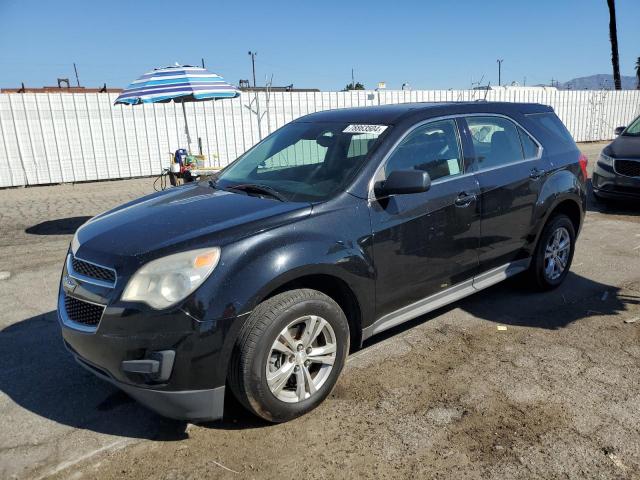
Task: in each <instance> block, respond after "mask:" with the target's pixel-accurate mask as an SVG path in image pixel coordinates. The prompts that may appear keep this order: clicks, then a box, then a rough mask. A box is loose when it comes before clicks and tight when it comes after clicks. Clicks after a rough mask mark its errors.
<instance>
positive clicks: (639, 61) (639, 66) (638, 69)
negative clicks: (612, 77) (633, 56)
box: [636, 57, 640, 90]
mask: <svg viewBox="0 0 640 480" xmlns="http://www.w3.org/2000/svg"><path fill="white" fill-rule="evenodd" d="M636 78H637V80H638V81H637V83H636V90H640V57H638V59H637V60H636Z"/></svg>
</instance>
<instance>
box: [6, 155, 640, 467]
mask: <svg viewBox="0 0 640 480" xmlns="http://www.w3.org/2000/svg"><path fill="white" fill-rule="evenodd" d="M603 145H604V144H585V145H582V148H583V150H584V151H585V152H586V153H587V155H588V156H589V158H590V159H591V163H593V162H594V161H595V159H596V157H597V154H598V152H599V150H600V149H601V148H602V147H603ZM151 190H152V180H150V179H137V180H126V181H117V182H102V183H91V184H80V185H58V186H51V187H36V188H27V189H12V190H3V191H0V203H1V204H2V205H3V207H4V208H3V209H2V213H0V225H1V226H2V228H1V229H0V246H2V247H3V248H0V286H1V287H2V292H3V295H2V296H0V308H1V309H2V312H3V315H2V316H1V317H0V352H1V353H2V359H3V360H2V362H0V418H2V426H3V428H2V429H1V430H0V478H13V477H17V478H41V477H59V478H69V477H72V478H107V479H109V478H113V479H116V478H118V479H119V478H145V477H153V478H166V479H173V478H200V477H203V476H207V477H211V478H218V477H220V478H227V477H229V478H232V477H237V478H274V477H282V478H291V477H298V478H334V477H345V476H349V477H362V478H364V477H372V476H375V477H379V478H405V477H419V478H456V479H466V478H471V479H474V478H505V479H518V478H522V479H525V478H526V479H530V478H545V479H549V478H575V479H582V478H599V479H600V478H605V479H606V478H640V376H639V375H638V371H639V370H638V367H639V366H640V341H639V340H640V268H639V267H640V209H639V208H638V206H637V205H636V206H631V205H621V204H616V205H611V206H603V205H600V204H594V203H593V202H591V204H590V206H589V212H588V214H587V217H586V221H585V225H584V228H583V231H582V234H581V237H580V239H579V242H578V248H577V252H576V256H575V259H574V265H573V268H572V273H571V275H570V276H569V277H568V278H567V281H566V282H565V283H564V285H563V286H562V287H560V288H559V289H558V290H556V291H554V292H551V293H546V294H540V293H531V292H530V290H529V288H528V286H527V285H526V284H525V283H524V282H523V280H521V279H512V280H510V281H507V282H506V283H503V284H501V285H497V286H495V287H493V288H490V289H488V290H485V291H484V292H483V293H480V294H477V295H475V296H473V297H470V298H467V299H465V300H463V301H461V302H458V303H456V304H454V305H451V306H449V307H446V308H444V309H441V310H439V311H437V312H434V313H433V314H431V315H428V316H426V317H422V318H420V319H417V320H415V321H412V322H410V323H409V324H406V325H403V326H401V327H400V328H396V329H394V330H392V331H391V332H388V333H386V334H384V335H381V336H378V337H375V338H373V339H371V340H370V341H369V342H368V343H367V344H366V345H365V348H364V349H362V350H361V351H359V352H357V353H355V354H353V355H352V356H351V357H350V359H349V361H348V364H347V367H346V369H345V371H344V373H343V375H342V376H341V379H340V381H339V382H338V385H337V387H336V389H335V390H334V392H333V394H332V395H331V396H330V397H329V398H328V399H327V401H326V402H325V403H324V404H323V405H322V406H321V407H320V408H318V409H317V410H315V411H314V412H312V413H311V414H309V415H307V416H305V417H302V418H299V419H297V420H295V421H292V422H290V423H287V424H283V425H268V424H265V423H263V422H261V421H259V420H257V419H255V418H252V417H250V416H249V415H248V414H246V413H244V412H243V411H242V410H241V409H240V407H238V406H237V405H235V404H234V403H233V401H232V400H231V399H230V400H229V404H230V407H229V408H228V412H227V413H226V416H225V418H224V420H222V421H220V422H215V423H211V424H206V425H190V424H184V423H182V422H174V421H169V420H166V419H162V418H160V417H158V416H156V415H155V414H153V413H151V412H149V411H147V410H146V409H144V408H143V407H140V406H139V405H138V404H136V403H135V402H133V401H132V400H130V399H129V398H128V397H127V396H126V395H124V394H123V393H121V392H119V391H117V390H116V389H114V388H113V387H111V386H109V385H107V384H105V383H103V382H101V381H99V380H98V379H96V378H94V377H93V376H92V375H90V374H89V373H87V372H85V371H84V370H83V369H81V368H80V367H79V366H76V365H75V364H74V363H73V362H72V361H71V360H70V359H69V356H68V355H67V354H66V352H65V351H64V349H63V347H62V345H61V342H60V335H59V333H58V328H57V325H56V320H55V312H54V311H53V310H54V308H55V298H56V291H57V285H58V280H59V272H60V268H61V265H62V260H63V257H64V253H65V251H66V248H67V245H68V243H69V240H70V235H71V233H72V232H73V231H74V229H75V228H76V227H77V226H78V225H79V224H81V223H82V222H83V221H84V219H85V218H86V217H88V216H92V215H95V214H97V213H99V212H101V211H103V210H106V209H108V208H110V207H112V206H115V205H117V204H119V203H122V202H124V201H127V200H129V199H131V198H135V197H137V196H139V195H142V194H144V193H148V192H149V191H151ZM7 277H8V278H7ZM499 325H500V326H506V331H503V330H498V329H497V326H499Z"/></svg>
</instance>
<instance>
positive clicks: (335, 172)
mask: <svg viewBox="0 0 640 480" xmlns="http://www.w3.org/2000/svg"><path fill="white" fill-rule="evenodd" d="M385 130H386V126H382V125H352V124H349V123H342V122H341V123H327V122H319V123H303V122H296V123H290V124H288V125H285V126H284V127H282V128H281V129H279V130H277V131H276V132H274V133H273V134H272V135H270V136H269V137H267V138H266V139H264V140H263V141H262V142H260V143H259V144H257V145H256V146H255V147H254V148H252V149H251V150H249V151H248V152H247V153H245V154H244V155H242V156H241V157H240V158H238V160H236V161H235V162H233V163H232V164H231V165H229V166H228V167H227V168H225V169H224V170H222V172H220V174H219V175H218V177H217V179H216V182H215V186H216V187H218V188H224V189H230V190H231V191H243V192H244V193H246V194H250V193H251V192H253V193H255V192H258V193H260V192H261V193H265V192H266V193H268V191H269V190H270V191H271V192H275V193H277V194H279V196H280V197H281V198H282V199H284V200H286V201H293V202H296V201H300V202H316V201H323V200H327V199H329V198H331V197H332V196H334V195H335V194H336V193H338V192H339V191H343V190H344V189H345V188H346V187H347V185H348V183H349V182H350V181H351V180H352V179H353V177H354V176H355V174H356V173H357V172H358V171H359V170H360V168H361V167H362V165H363V164H364V162H365V159H366V158H367V155H368V154H369V152H371V151H372V149H373V148H374V147H375V146H376V145H377V143H378V141H379V140H378V139H379V138H380V136H381V135H382V134H383V132H384V131H385ZM256 186H260V187H263V188H260V189H256V188H254V187H256ZM234 187H240V188H238V189H236V188H234ZM247 187H249V188H247Z"/></svg>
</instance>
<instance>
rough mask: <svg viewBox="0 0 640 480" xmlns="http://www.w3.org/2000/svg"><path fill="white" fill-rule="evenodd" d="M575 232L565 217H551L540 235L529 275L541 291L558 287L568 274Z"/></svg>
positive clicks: (560, 215)
mask: <svg viewBox="0 0 640 480" xmlns="http://www.w3.org/2000/svg"><path fill="white" fill-rule="evenodd" d="M575 244H576V232H575V228H574V227H573V223H572V222H571V220H570V219H569V217H567V216H566V215H562V214H559V215H556V216H554V217H552V218H551V219H550V220H549V221H548V222H547V224H546V225H545V227H544V229H543V230H542V234H541V235H540V239H539V240H538V245H537V246H536V251H535V253H534V255H533V258H532V260H531V266H530V269H529V273H530V275H531V277H532V279H533V280H534V282H535V284H536V286H537V287H538V288H540V289H542V290H551V289H554V288H556V287H558V286H559V285H560V284H561V283H562V282H563V281H564V279H565V278H566V276H567V275H568V274H569V268H570V267H571V261H572V260H573V253H574V251H575Z"/></svg>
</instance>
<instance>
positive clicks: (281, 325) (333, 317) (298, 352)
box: [228, 289, 349, 423]
mask: <svg viewBox="0 0 640 480" xmlns="http://www.w3.org/2000/svg"><path fill="white" fill-rule="evenodd" d="M348 350H349V324H348V322H347V318H346V317H345V314H344V312H343V311H342V309H341V308H340V306H339V305H338V304H337V303H336V302H335V301H334V300H333V299H331V298H330V297H328V296H327V295H325V294H323V293H321V292H319V291H317V290H311V289H299V290H291V291H287V292H284V293H280V294H278V295H275V296H273V297H271V298H269V299H267V300H265V301H264V302H262V303H261V304H259V305H258V306H257V307H256V308H255V310H254V311H253V312H252V313H251V315H250V316H249V318H248V319H247V321H246V323H245V324H244V325H243V327H242V329H241V331H240V333H239V335H238V338H237V340H236V344H235V346H234V349H233V353H232V357H231V365H230V370H229V381H228V382H229V386H230V387H231V390H232V392H233V393H234V395H235V397H236V398H237V399H238V401H239V402H240V403H241V404H242V405H243V406H244V407H245V408H247V409H248V410H249V411H250V412H253V413H254V414H255V415H257V416H259V417H261V418H263V419H265V420H267V421H269V422H274V423H278V422H286V421H288V420H291V419H293V418H296V417H298V416H300V415H303V414H305V413H307V412H309V411H311V410H313V409H314V408H315V407H317V406H318V405H319V404H320V403H322V401H323V400H324V399H325V398H326V397H327V396H328V395H329V393H331V390H332V389H333V387H334V385H335V384H336V381H337V379H338V376H339V375H340V372H341V371H342V368H343V367H344V364H345V361H346V357H347V353H348Z"/></svg>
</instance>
